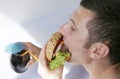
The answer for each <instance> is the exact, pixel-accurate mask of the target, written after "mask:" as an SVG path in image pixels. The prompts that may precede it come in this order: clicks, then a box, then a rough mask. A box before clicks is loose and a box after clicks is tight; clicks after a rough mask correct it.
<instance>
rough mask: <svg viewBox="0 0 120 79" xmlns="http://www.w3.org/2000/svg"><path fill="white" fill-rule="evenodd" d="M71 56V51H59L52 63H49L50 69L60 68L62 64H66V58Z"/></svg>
mask: <svg viewBox="0 0 120 79" xmlns="http://www.w3.org/2000/svg"><path fill="white" fill-rule="evenodd" d="M68 57H70V53H69V52H61V51H57V54H56V57H55V59H53V60H52V61H51V62H50V63H49V68H50V70H54V69H57V68H59V67H60V66H62V65H64V63H65V59H66V58H68Z"/></svg>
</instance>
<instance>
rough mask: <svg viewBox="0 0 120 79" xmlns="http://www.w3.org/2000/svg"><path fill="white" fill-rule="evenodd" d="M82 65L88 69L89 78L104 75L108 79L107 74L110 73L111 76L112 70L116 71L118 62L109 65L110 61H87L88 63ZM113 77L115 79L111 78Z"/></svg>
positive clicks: (103, 78) (103, 77)
mask: <svg viewBox="0 0 120 79" xmlns="http://www.w3.org/2000/svg"><path fill="white" fill-rule="evenodd" d="M103 62H104V63H103ZM84 67H85V69H86V70H87V71H88V73H89V76H90V79H105V78H106V77H107V78H106V79H109V78H108V76H109V75H110V74H111V76H112V75H114V73H113V72H116V68H117V69H118V64H117V65H111V64H110V63H108V62H105V61H101V62H99V61H94V62H92V63H89V65H88V64H87V65H84ZM119 67H120V66H119ZM119 70H120V69H119ZM111 72H112V73H111ZM117 73H118V72H117ZM119 73H120V72H119ZM107 75H108V76H107ZM110 79H111V78H110ZM113 79H115V78H113ZM116 79H117V78H116Z"/></svg>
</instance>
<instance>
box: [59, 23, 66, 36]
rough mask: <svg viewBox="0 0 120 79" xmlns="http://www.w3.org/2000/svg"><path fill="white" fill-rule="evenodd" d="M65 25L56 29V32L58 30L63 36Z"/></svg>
mask: <svg viewBox="0 0 120 79" xmlns="http://www.w3.org/2000/svg"><path fill="white" fill-rule="evenodd" d="M65 25H66V23H65V24H63V25H62V26H61V27H60V28H59V30H58V32H60V33H61V34H62V35H63V36H65Z"/></svg>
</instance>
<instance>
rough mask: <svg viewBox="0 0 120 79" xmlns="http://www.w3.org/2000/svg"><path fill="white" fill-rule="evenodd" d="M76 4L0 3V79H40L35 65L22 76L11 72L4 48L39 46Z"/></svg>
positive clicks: (58, 0) (67, 0)
mask: <svg viewBox="0 0 120 79" xmlns="http://www.w3.org/2000/svg"><path fill="white" fill-rule="evenodd" d="M79 3H80V0H0V52H1V53H0V54H1V55H0V78H3V79H40V76H38V73H37V63H36V64H35V65H33V67H31V69H29V70H28V71H27V72H25V73H23V74H17V73H15V72H14V71H13V70H12V69H11V67H10V62H9V59H10V55H9V54H7V53H6V52H5V50H4V49H5V46H6V45H8V44H9V43H11V42H18V41H23V42H32V43H33V44H35V45H37V46H39V47H42V46H43V45H44V43H45V42H46V41H47V40H48V38H49V37H50V35H51V34H52V33H54V32H56V31H57V30H58V28H59V27H60V26H61V25H62V24H64V23H65V22H67V20H68V19H69V16H70V15H71V13H72V12H73V11H74V10H75V9H76V8H77V7H79ZM31 74H32V76H31Z"/></svg>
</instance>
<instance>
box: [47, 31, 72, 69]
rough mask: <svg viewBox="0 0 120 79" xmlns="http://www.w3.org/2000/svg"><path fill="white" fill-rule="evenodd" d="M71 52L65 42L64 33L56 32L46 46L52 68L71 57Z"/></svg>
mask: <svg viewBox="0 0 120 79" xmlns="http://www.w3.org/2000/svg"><path fill="white" fill-rule="evenodd" d="M70 56H71V53H70V52H69V50H68V48H67V46H66V45H65V44H64V42H63V35H62V34H61V33H59V32H56V33H54V34H53V35H52V37H51V38H50V39H49V40H48V42H47V46H46V58H47V60H48V65H49V68H50V70H54V69H57V68H59V67H61V66H62V65H64V63H65V61H68V60H69V59H70Z"/></svg>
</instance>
